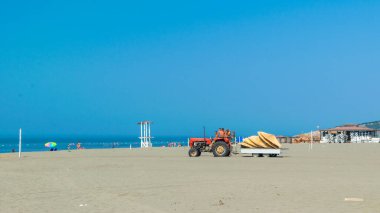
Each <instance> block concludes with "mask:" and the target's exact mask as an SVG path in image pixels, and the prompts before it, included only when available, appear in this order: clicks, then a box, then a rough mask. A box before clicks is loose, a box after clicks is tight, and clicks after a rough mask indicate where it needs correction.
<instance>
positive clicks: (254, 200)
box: [0, 144, 380, 213]
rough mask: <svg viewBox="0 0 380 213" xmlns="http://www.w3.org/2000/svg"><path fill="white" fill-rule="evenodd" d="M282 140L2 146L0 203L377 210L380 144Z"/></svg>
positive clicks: (33, 208) (47, 208) (16, 206)
mask: <svg viewBox="0 0 380 213" xmlns="http://www.w3.org/2000/svg"><path fill="white" fill-rule="evenodd" d="M284 147H285V148H287V150H284V151H283V153H282V156H283V157H279V158H269V157H264V158H258V157H247V156H246V157H244V156H242V155H235V156H232V157H229V158H214V157H212V156H211V155H210V154H209V153H206V154H203V153H202V156H201V157H199V158H189V157H188V156H187V148H185V147H183V148H154V149H147V150H141V149H132V150H129V149H109V150H79V151H72V152H67V151H59V152H39V153H24V155H23V157H22V159H18V158H17V157H18V156H17V154H1V155H0V178H1V181H0V212H39V213H40V212H379V211H380V144H316V145H314V147H313V150H312V151H308V145H306V144H295V145H285V146H284ZM347 198H348V199H347Z"/></svg>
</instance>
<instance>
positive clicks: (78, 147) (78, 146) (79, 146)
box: [77, 141, 82, 149]
mask: <svg viewBox="0 0 380 213" xmlns="http://www.w3.org/2000/svg"><path fill="white" fill-rule="evenodd" d="M77 149H82V147H81V144H80V141H78V143H77Z"/></svg>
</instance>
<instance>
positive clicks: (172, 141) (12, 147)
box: [0, 136, 188, 153]
mask: <svg viewBox="0 0 380 213" xmlns="http://www.w3.org/2000/svg"><path fill="white" fill-rule="evenodd" d="M187 141H188V138H187V137H180V136H179V137H155V138H153V139H152V146H153V147H168V146H187ZM47 142H55V143H57V146H56V147H55V148H57V150H58V151H59V150H67V149H68V146H69V145H70V149H71V150H73V149H76V144H77V143H80V144H81V147H82V148H84V149H117V148H139V147H140V139H138V138H137V137H127V136H98V137H91V136H90V137H89V136H75V137H62V136H49V137H45V136H42V137H23V138H22V143H21V144H22V146H21V149H22V152H43V151H50V149H49V148H46V147H45V143H47ZM18 146H19V138H18V137H0V153H10V152H18Z"/></svg>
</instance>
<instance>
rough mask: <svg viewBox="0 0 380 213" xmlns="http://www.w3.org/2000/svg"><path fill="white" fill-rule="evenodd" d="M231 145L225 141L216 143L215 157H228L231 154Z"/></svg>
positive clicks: (213, 150)
mask: <svg viewBox="0 0 380 213" xmlns="http://www.w3.org/2000/svg"><path fill="white" fill-rule="evenodd" d="M230 152H231V151H230V147H229V146H228V145H227V144H226V143H225V142H224V141H217V142H215V143H214V145H213V148H212V153H213V154H214V157H226V156H229V155H230Z"/></svg>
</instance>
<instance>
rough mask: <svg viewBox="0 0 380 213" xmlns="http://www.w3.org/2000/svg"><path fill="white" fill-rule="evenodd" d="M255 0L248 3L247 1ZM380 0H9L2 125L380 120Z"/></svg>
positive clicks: (245, 128) (74, 128)
mask: <svg viewBox="0 0 380 213" xmlns="http://www.w3.org/2000/svg"><path fill="white" fill-rule="evenodd" d="M248 2H249V3H248ZM379 11H380V2H379V1H365V2H364V1H361V2H359V1H331V0H330V1H308V0H303V1H275V0H269V1H187V2H185V1H130V2H129V1H61V2H58V1H32V2H31V1H2V2H1V3H0V26H1V29H0V32H1V33H0V50H1V51H0V104H1V106H0V117H1V120H0V135H11V134H17V130H18V128H20V127H22V128H23V129H24V132H25V134H30V135H44V134H59V135H127V136H134V135H137V134H139V128H138V126H137V125H136V122H138V121H140V120H145V119H149V120H153V121H154V122H155V124H154V126H153V129H152V134H154V135H157V136H159V135H165V136H168V135H185V136H191V135H199V134H202V127H203V126H206V128H207V130H208V133H209V134H211V132H212V131H213V130H215V129H216V128H218V127H226V128H231V129H235V130H236V131H237V133H238V134H239V133H240V134H243V135H250V134H254V133H255V132H256V131H258V130H264V131H268V132H272V133H275V134H282V135H293V134H296V133H300V132H304V131H310V130H311V129H315V128H316V126H317V125H320V126H321V127H330V126H335V125H339V124H342V123H347V122H365V121H372V120H378V119H379V116H378V111H379V110H378V109H379V106H380V99H379V98H378V95H377V91H379V89H378V88H379V86H380V85H379V80H380V70H379V68H380V60H379V56H380V40H379V38H380V15H379Z"/></svg>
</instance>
